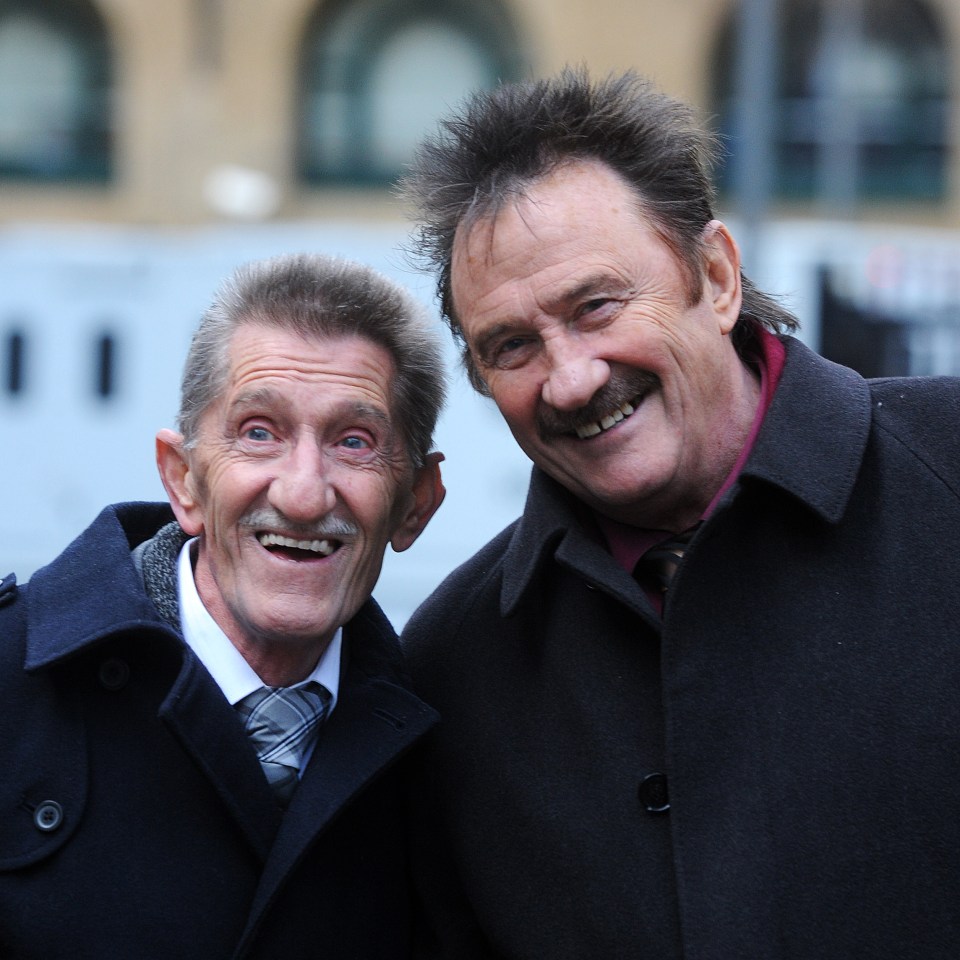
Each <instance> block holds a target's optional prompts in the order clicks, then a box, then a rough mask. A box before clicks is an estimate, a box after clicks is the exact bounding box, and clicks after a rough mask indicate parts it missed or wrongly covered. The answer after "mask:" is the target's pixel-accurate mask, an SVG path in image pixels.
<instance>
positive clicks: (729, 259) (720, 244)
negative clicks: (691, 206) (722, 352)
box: [703, 220, 743, 335]
mask: <svg viewBox="0 0 960 960" xmlns="http://www.w3.org/2000/svg"><path fill="white" fill-rule="evenodd" d="M703 245H704V261H705V265H706V275H705V277H704V284H705V290H704V295H705V296H706V297H708V298H709V302H710V303H711V305H712V306H713V309H714V312H715V314H716V315H717V317H718V319H719V321H720V331H721V333H723V334H724V335H726V334H728V333H730V331H731V330H733V328H734V326H736V323H737V320H738V319H739V318H740V307H741V305H742V303H743V291H742V289H741V283H740V249H739V247H738V246H737V242H736V240H734V239H733V237H732V236H731V235H730V231H729V230H728V229H727V228H726V225H725V224H723V223H721V221H719V220H711V221H710V222H709V223H708V224H707V226H706V227H705V228H704V231H703Z"/></svg>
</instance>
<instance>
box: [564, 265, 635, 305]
mask: <svg viewBox="0 0 960 960" xmlns="http://www.w3.org/2000/svg"><path fill="white" fill-rule="evenodd" d="M629 286H630V284H628V283H626V281H624V280H623V279H622V278H620V277H618V276H616V274H613V273H610V272H607V271H603V272H600V271H598V272H596V273H591V274H589V275H588V276H586V277H584V278H583V279H582V280H579V281H578V282H577V283H575V284H573V285H572V286H569V287H567V288H565V289H562V290H560V292H558V293H557V294H555V295H554V296H552V297H551V298H550V300H548V301H547V309H548V312H550V313H559V312H560V310H561V309H562V308H563V307H565V306H567V304H570V303H576V302H577V301H579V300H584V299H589V298H590V295H591V294H595V293H599V292H600V291H601V290H609V291H611V292H614V291H618V292H620V291H623V290H624V289H625V288H627V287H629Z"/></svg>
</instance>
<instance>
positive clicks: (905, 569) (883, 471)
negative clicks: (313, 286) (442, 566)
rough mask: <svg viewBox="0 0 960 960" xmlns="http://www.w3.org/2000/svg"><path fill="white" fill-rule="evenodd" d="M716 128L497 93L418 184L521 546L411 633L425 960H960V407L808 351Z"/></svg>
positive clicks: (641, 112)
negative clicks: (496, 441)
mask: <svg viewBox="0 0 960 960" xmlns="http://www.w3.org/2000/svg"><path fill="white" fill-rule="evenodd" d="M711 149H712V145H711V142H710V138H709V137H707V136H706V135H705V134H704V133H703V132H702V131H701V129H700V128H699V126H698V125H697V123H696V122H695V120H694V117H693V114H692V111H691V110H690V109H689V108H688V107H687V106H685V105H683V104H681V103H678V102H677V101H675V100H672V99H671V98H669V97H666V96H664V95H663V94H661V93H660V92H658V91H657V90H655V89H654V88H653V87H652V86H651V85H650V84H649V83H647V82H646V81H644V80H643V79H641V78H639V77H637V76H635V75H632V74H626V75H623V76H615V77H610V78H608V79H605V80H602V81H599V82H594V81H592V80H591V79H590V78H589V77H588V76H587V75H586V73H585V72H583V71H567V72H565V73H563V74H562V75H560V76H559V77H556V78H552V79H548V80H541V81H535V82H530V83H525V84H519V85H515V86H507V87H502V88H500V89H498V90H495V91H493V92H490V93H483V94H480V95H478V96H476V97H475V98H473V99H472V100H470V101H468V102H467V104H466V105H465V107H464V108H463V109H462V111H461V112H460V113H459V114H457V115H456V116H454V117H452V118H450V119H449V120H448V121H445V122H444V123H443V124H442V125H441V128H440V131H439V133H438V134H437V135H436V136H435V137H433V138H432V139H431V140H429V141H428V142H427V143H426V144H425V145H424V146H423V147H422V148H421V150H420V152H419V155H418V157H417V160H416V163H415V166H414V168H413V171H412V173H411V175H410V178H409V180H408V182H407V192H408V196H409V197H410V198H412V200H413V201H414V203H415V204H416V205H417V206H418V208H419V213H420V218H421V229H420V234H419V239H420V252H421V253H422V254H423V255H424V256H425V257H426V258H427V260H428V261H429V263H430V265H431V266H432V267H433V268H434V269H436V270H437V272H438V277H439V293H440V299H441V303H442V309H443V312H444V315H445V317H446V319H447V321H448V322H449V324H450V326H451V328H452V330H453V333H454V335H455V336H456V337H457V338H458V339H459V341H460V343H461V344H462V347H463V356H464V361H465V363H466V366H467V370H468V371H469V374H470V377H471V379H472V381H473V383H474V385H475V386H476V387H477V388H478V389H479V390H480V391H481V392H483V393H485V394H486V395H487V396H489V397H492V399H493V401H494V402H495V403H496V405H497V407H498V408H499V410H500V412H501V413H502V415H503V417H504V419H505V420H506V422H507V423H508V425H509V426H510V429H511V431H512V432H513V435H514V437H515V438H516V440H517V442H518V443H519V444H520V446H521V447H522V449H523V450H524V451H525V452H526V453H527V455H528V456H529V457H530V459H531V460H532V461H533V464H534V468H533V473H532V479H531V483H530V490H529V494H528V499H527V503H526V506H525V509H524V512H523V516H522V517H521V518H520V519H519V520H518V521H517V522H516V523H515V524H513V525H512V526H510V527H508V528H507V529H506V530H505V531H503V532H502V533H501V534H500V535H499V536H498V537H496V538H495V539H494V540H493V541H491V543H490V544H488V545H487V546H486V547H484V548H483V549H482V550H481V551H480V552H479V553H478V554H477V555H476V556H475V557H474V558H473V559H471V560H469V561H468V562H467V563H466V564H465V565H464V566H462V567H461V568H460V569H459V570H457V571H455V572H454V573H453V574H452V575H451V576H450V578H449V579H448V580H447V581H446V582H445V583H444V584H443V585H441V587H440V588H439V589H438V591H437V592H436V593H435V594H434V596H433V597H431V598H430V599H428V601H427V602H426V603H425V604H424V605H423V606H422V607H421V609H420V610H419V611H418V612H417V613H416V614H415V616H414V618H413V619H412V620H411V621H410V623H409V624H408V626H407V628H406V630H405V632H404V642H405V644H406V647H407V651H408V655H409V657H410V661H411V665H412V669H413V673H414V679H415V682H416V684H417V685H418V690H419V691H420V692H421V693H422V694H423V695H424V696H425V697H426V698H427V699H428V700H429V701H430V702H431V703H433V704H434V705H435V706H436V707H437V708H438V709H439V710H440V712H441V715H442V717H443V722H442V724H441V725H440V726H439V727H437V728H436V730H435V731H433V732H432V733H431V734H430V737H429V749H428V751H427V753H426V756H425V761H426V762H425V764H424V768H423V770H424V772H423V775H422V777H420V778H419V780H418V791H419V792H418V799H417V803H416V805H415V808H416V810H417V811H418V812H419V813H420V815H421V829H422V837H421V840H420V842H419V843H418V844H417V845H416V848H415V849H416V850H417V852H418V855H419V865H418V876H419V882H420V887H421V892H422V896H423V900H424V905H425V917H426V923H425V935H424V946H423V955H424V956H425V957H426V956H431V957H436V956H439V957H445V958H450V960H475V958H503V960H505V958H510V960H544V958H550V960H584V958H603V960H626V958H631V960H635V958H646V957H650V958H656V960H668V958H681V957H682V958H686V960H691V958H696V960H781V958H782V960H787V958H790V960H849V958H851V957H870V958H881V957H883V958H894V957H897V958H899V957H917V958H921V957H922V958H924V960H931V958H936V960H948V958H955V957H957V956H960V871H958V870H957V868H956V865H957V854H956V851H957V849H958V848H960V827H958V821H960V749H958V748H960V734H958V731H960V697H958V696H957V691H958V689H960V634H958V623H960V591H958V590H957V588H956V583H957V582H958V579H960V561H958V559H957V551H956V550H955V549H954V544H955V543H956V542H957V538H958V537H960V431H958V429H957V423H958V419H960V384H958V382H957V381H956V380H952V379H939V380H885V381H876V382H867V381H865V380H863V379H862V378H861V377H860V376H858V375H857V374H856V373H854V372H853V371H852V370H848V369H845V368H842V367H838V366H836V365H834V364H831V363H828V362H826V361H825V360H823V359H822V358H820V357H818V356H817V355H816V354H814V353H813V352H812V351H810V350H809V349H807V348H806V347H805V346H803V345H802V344H801V343H800V342H799V341H798V340H796V339H795V338H793V337H792V336H790V331H791V330H793V328H794V327H795V326H796V322H795V320H794V318H793V317H792V316H790V314H789V313H787V312H786V311H785V310H784V309H783V308H782V307H780V306H779V305H778V304H777V303H776V302H775V301H774V300H773V299H771V298H770V297H768V296H766V295H765V294H763V293H761V292H760V291H759V290H757V289H756V288H755V287H754V286H753V285H752V284H751V283H750V282H749V281H748V280H747V278H745V277H744V276H743V275H742V273H741V269H740V257H739V252H738V248H737V244H736V242H735V240H734V238H733V236H732V235H731V233H730V231H729V230H728V228H727V227H726V226H725V225H724V224H723V223H722V222H721V221H719V220H717V219H716V217H715V215H714V209H713V191H712V188H711V184H710V175H709V173H710V162H711Z"/></svg>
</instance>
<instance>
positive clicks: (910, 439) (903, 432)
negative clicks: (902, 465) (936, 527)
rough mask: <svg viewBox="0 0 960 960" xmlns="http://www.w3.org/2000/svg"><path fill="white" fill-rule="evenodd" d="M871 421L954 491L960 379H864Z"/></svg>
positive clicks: (959, 453)
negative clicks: (871, 413) (868, 396)
mask: <svg viewBox="0 0 960 960" xmlns="http://www.w3.org/2000/svg"><path fill="white" fill-rule="evenodd" d="M870 394H871V400H872V403H873V423H874V425H875V427H876V428H877V430H878V431H881V432H882V433H883V434H885V435H886V436H888V437H890V438H892V439H893V440H894V441H895V442H897V443H898V444H900V445H902V446H903V447H904V448H906V449H907V450H908V451H909V452H910V453H911V454H912V455H913V456H914V457H915V458H916V459H917V460H918V461H920V462H921V463H922V464H924V465H925V466H926V467H927V468H928V469H929V470H932V471H933V472H934V473H936V474H937V475H938V476H939V477H940V479H941V480H942V481H943V482H944V483H945V484H946V485H947V486H948V487H949V488H950V489H951V490H952V491H953V492H954V494H956V495H957V496H960V430H958V429H957V424H958V423H960V378H957V377H899V378H887V379H882V380H872V381H870Z"/></svg>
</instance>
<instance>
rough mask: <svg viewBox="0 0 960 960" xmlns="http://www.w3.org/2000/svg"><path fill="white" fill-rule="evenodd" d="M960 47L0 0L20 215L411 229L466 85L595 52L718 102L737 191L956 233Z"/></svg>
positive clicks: (781, 23)
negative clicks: (405, 214) (436, 130)
mask: <svg viewBox="0 0 960 960" xmlns="http://www.w3.org/2000/svg"><path fill="white" fill-rule="evenodd" d="M958 50H960V6H958V5H957V4H956V3H955V2H953V0H676V2H674V3H671V4H664V3H662V2H660V0H634V2H632V3H630V4H624V3H622V2H619V0H590V2H587V0H271V2H270V3H262V2H256V0H164V2H163V3H162V4H159V3H151V2H148V0H0V78H2V81H3V82H2V83H0V182H2V183H3V190H2V191H0V221H4V220H18V219H29V220H54V221H61V220H64V219H67V220H95V221H106V222H124V223H131V222H132V223H141V224H143V223H146V224H165V223H196V222H205V221H208V220H210V219H216V218H222V217H247V218H254V217H256V218H262V217H280V218H314V217H318V216H321V217H323V216H329V215H337V214H339V213H342V212H344V211H346V212H347V213H349V215H350V216H352V217H355V216H373V217H382V216H391V215H394V207H393V201H392V200H391V198H390V194H389V191H388V190H385V189H384V188H385V186H386V185H387V184H389V182H390V181H391V180H392V179H393V178H394V177H395V175H396V173H397V172H398V171H399V169H400V168H401V167H402V163H403V161H404V160H405V159H406V157H407V155H408V153H409V148H410V146H411V145H412V143H413V142H414V141H415V140H416V139H417V137H418V136H419V135H420V134H421V133H422V131H423V130H424V129H425V128H427V127H429V126H430V125H431V123H432V120H433V118H434V117H435V116H436V114H437V113H438V112H439V111H441V110H442V109H443V108H444V107H445V106H447V105H449V104H451V103H455V102H456V101H457V100H458V99H459V98H460V96H461V95H462V94H463V93H464V91H466V90H468V89H471V88H474V87H477V86H489V85H491V84H493V83H495V82H496V81H497V80H499V79H513V78H516V77H522V76H528V75H542V74H546V73H551V72H554V71H556V70H557V69H559V68H560V67H562V66H563V65H565V64H579V63H585V64H587V65H588V66H589V67H590V68H591V69H592V70H593V71H595V72H597V73H604V72H607V71H608V70H619V69H623V68H628V67H629V68H635V69H637V70H639V71H640V72H642V73H645V74H647V75H649V76H650V77H651V78H653V79H654V80H655V82H656V83H657V84H658V85H659V86H661V87H662V88H663V89H665V90H666V91H667V92H670V93H673V94H676V95H678V96H681V97H684V98H686V99H689V100H692V101H693V102H694V103H695V104H697V105H698V106H699V107H700V108H701V109H702V110H703V113H704V117H705V118H708V119H709V120H710V122H712V123H713V124H714V126H715V128H716V129H717V130H718V132H719V133H720V134H721V135H722V136H723V137H724V138H725V140H726V142H727V144H728V146H729V150H730V153H731V162H730V164H729V165H728V168H727V169H726V170H724V172H723V173H724V175H723V180H724V183H725V185H726V187H727V188H728V189H729V190H733V191H735V190H736V188H737V179H738V174H739V173H740V171H743V170H749V171H751V172H752V173H753V174H754V176H753V179H752V180H751V185H752V186H753V187H756V186H757V182H756V175H755V174H756V169H757V168H756V166H755V163H756V160H757V158H758V157H761V159H762V156H763V155H765V154H769V156H768V170H767V172H766V176H767V178H768V180H769V183H768V184H767V188H768V191H769V199H770V201H771V204H772V208H773V209H772V213H773V214H774V215H779V216H784V215H787V216H797V215H800V216H808V215H813V216H822V215H823V214H824V212H825V211H826V212H827V213H828V214H829V215H830V216H835V215H836V214H837V213H843V214H845V215H853V214H855V215H856V216H857V217H859V218H865V219H867V220H869V221H874V222H880V221H884V222H894V223H902V222H907V223H921V224H925V225H933V226H939V227H944V226H946V227H955V226H958V225H960V164H958V161H957V157H958V153H960V151H958V150H957V145H958V142H960V116H958V112H960V95H958V94H960V73H958V71H957V66H956V62H957V52H958ZM751 69H752V70H753V73H752V74H751V72H750V71H751ZM751 77H752V78H753V82H752V83H751V82H750V78H751ZM741 109H743V110H744V111H745V112H746V114H747V115H748V116H749V117H752V118H754V119H755V118H756V117H757V116H763V115H764V109H765V110H766V111H767V113H766V116H767V117H768V119H767V121H766V125H765V126H764V124H763V122H762V121H761V125H760V127H759V131H760V133H761V134H763V133H764V132H765V133H766V136H765V137H763V138H762V139H763V140H765V141H766V143H765V144H758V143H757V141H756V136H757V129H758V128H757V126H756V124H754V128H753V130H754V139H753V141H752V143H753V146H752V148H751V149H745V148H744V149H741V147H742V144H743V143H744V142H751V141H750V139H749V138H750V129H749V123H750V121H749V120H748V121H747V126H746V127H745V126H744V124H743V122H742V118H741V117H740V115H739V113H738V111H740V110H741ZM744 137H746V138H747V139H746V140H745V141H744V139H743V138H744ZM741 179H743V178H742V176H741ZM762 180H763V176H761V181H762Z"/></svg>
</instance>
